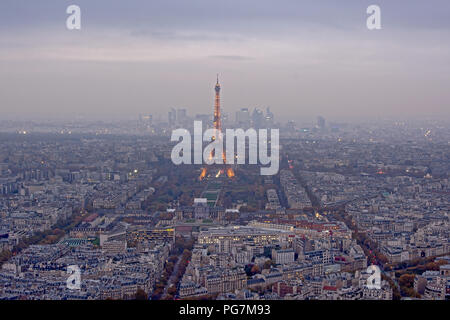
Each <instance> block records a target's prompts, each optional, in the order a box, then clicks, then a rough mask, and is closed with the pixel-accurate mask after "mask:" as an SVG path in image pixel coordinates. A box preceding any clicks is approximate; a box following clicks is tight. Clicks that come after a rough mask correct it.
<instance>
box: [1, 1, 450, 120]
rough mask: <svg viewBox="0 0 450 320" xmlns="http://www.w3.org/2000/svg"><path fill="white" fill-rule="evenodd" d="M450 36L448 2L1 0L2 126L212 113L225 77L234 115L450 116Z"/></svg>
mask: <svg viewBox="0 0 450 320" xmlns="http://www.w3.org/2000/svg"><path fill="white" fill-rule="evenodd" d="M70 4H77V5H79V6H80V7H81V12H82V13H81V15H82V16H81V30H79V31H77V30H75V31H69V30H67V29H66V18H67V17H68V14H66V8H67V6H68V5H70ZM371 4H378V5H379V6H380V7H381V20H382V30H374V31H370V30H368V29H367V28H366V19H367V17H368V15H367V14H366V9H367V7H368V6H369V5H371ZM449 39H450V1H448V0H435V1H424V0H420V1H419V0H417V1H415V0H395V1H393V0H389V1H387V0H386V1H382V0H378V1H366V0H347V1H331V0H330V1H323V0H322V1H319V0H310V1H300V0H271V1H269V0H221V1H215V0H142V1H136V0H135V1H132V0H130V1H118V0H77V1H75V0H73V1H63V0H53V1H49V0H39V1H25V0H1V1H0V117H8V116H24V117H28V118H29V117H33V116H37V115H40V116H41V117H47V116H48V117H54V116H74V115H87V116H95V117H98V116H104V117H120V116H124V117H130V116H135V117H137V115H138V114H139V113H150V114H155V115H156V114H161V115H164V117H166V115H167V110H168V109H169V108H171V107H175V108H179V107H180V108H181V107H184V108H187V109H188V112H189V114H191V115H193V114H196V113H210V112H212V106H213V98H214V97H213V95H214V91H213V87H214V83H215V77H216V73H219V74H220V80H221V84H222V103H223V109H224V110H223V111H224V112H227V113H230V114H231V115H233V117H234V113H235V111H236V110H237V109H239V108H242V107H250V108H253V107H260V108H266V107H268V106H269V107H271V109H272V111H273V112H274V113H275V115H276V116H277V117H278V118H283V119H288V118H289V119H296V120H301V119H304V118H308V117H315V116H317V115H322V116H324V117H325V118H327V119H336V120H345V119H356V118H359V119H361V118H374V117H394V118H399V117H424V116H432V117H441V118H442V117H448V116H449V115H450V90H449V88H450V41H449Z"/></svg>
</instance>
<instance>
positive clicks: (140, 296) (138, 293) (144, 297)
mask: <svg viewBox="0 0 450 320" xmlns="http://www.w3.org/2000/svg"><path fill="white" fill-rule="evenodd" d="M135 299H136V300H147V299H148V294H147V293H146V292H145V291H144V290H142V289H141V288H138V289H137V291H136V295H135Z"/></svg>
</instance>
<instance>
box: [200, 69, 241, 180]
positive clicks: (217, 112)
mask: <svg viewBox="0 0 450 320" xmlns="http://www.w3.org/2000/svg"><path fill="white" fill-rule="evenodd" d="M220 89H221V88H220V84H219V75H217V81H216V85H215V87H214V91H215V98H214V119H213V128H214V131H215V135H214V136H213V140H217V139H221V137H220V135H219V133H221V132H222V119H221V109H220ZM209 157H210V159H213V158H214V157H215V154H214V150H213V151H212V152H211V154H210V155H209ZM222 162H223V164H222V165H217V164H215V165H211V166H210V168H211V169H210V170H209V171H210V172H211V173H212V174H213V175H214V176H215V177H216V178H218V177H220V176H222V175H223V174H225V173H226V175H227V177H228V178H232V177H234V175H235V174H234V170H233V168H231V167H230V166H228V165H227V159H226V156H225V152H222ZM207 174H208V168H207V167H203V168H202V171H201V173H200V177H199V179H200V180H203V179H204V178H205V177H206V176H207Z"/></svg>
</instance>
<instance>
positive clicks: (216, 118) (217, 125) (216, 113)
mask: <svg viewBox="0 0 450 320" xmlns="http://www.w3.org/2000/svg"><path fill="white" fill-rule="evenodd" d="M214 90H215V91H216V98H215V99H214V121H213V125H214V129H216V130H219V131H222V121H221V119H220V84H219V75H217V82H216V86H215V87H214Z"/></svg>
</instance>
